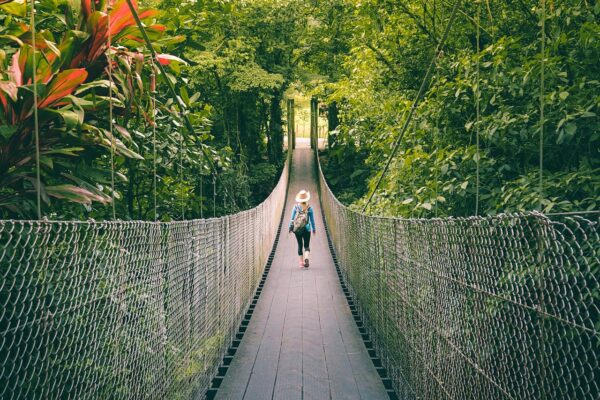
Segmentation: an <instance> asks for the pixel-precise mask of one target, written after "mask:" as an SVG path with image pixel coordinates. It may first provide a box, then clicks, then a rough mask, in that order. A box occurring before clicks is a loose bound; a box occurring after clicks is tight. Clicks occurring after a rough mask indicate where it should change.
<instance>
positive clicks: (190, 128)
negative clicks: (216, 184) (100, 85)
mask: <svg viewBox="0 0 600 400" xmlns="http://www.w3.org/2000/svg"><path fill="white" fill-rule="evenodd" d="M126 1H127V5H128V6H129V10H130V11H131V14H132V15H133V18H134V19H135V22H136V24H137V26H138V28H139V30H140V32H141V33H142V37H143V38H144V41H145V42H146V46H147V47H148V50H150V54H151V55H152V57H153V58H154V59H155V60H156V61H157V63H156V65H157V66H158V69H159V71H160V74H161V76H162V77H163V80H164V81H165V83H166V84H167V88H168V89H169V92H170V93H171V97H172V98H173V100H174V101H175V102H176V103H177V104H178V105H179V107H180V108H181V112H180V115H181V117H182V118H183V122H184V124H185V127H186V129H187V130H188V131H189V133H191V134H195V130H194V126H193V125H192V122H191V121H190V119H189V117H188V116H187V114H186V112H185V111H186V109H187V106H186V105H185V103H184V102H183V100H182V99H181V97H180V96H178V95H177V92H175V86H174V85H173V82H171V81H170V80H169V78H168V77H167V72H166V71H165V69H164V67H163V66H162V64H161V63H160V61H159V60H158V54H157V53H156V50H155V49H154V46H153V45H152V41H151V40H150V38H149V37H148V33H147V32H146V29H145V28H144V24H143V23H142V20H141V19H140V16H139V15H138V13H137V10H136V8H135V6H134V4H133V2H132V0H126ZM200 150H201V151H202V155H203V156H204V158H206V161H207V162H208V165H209V166H210V168H211V169H212V170H213V172H214V173H215V175H216V172H217V169H216V167H215V164H214V162H213V161H212V160H211V159H210V156H209V154H208V152H207V151H206V149H205V148H204V147H203V146H202V144H201V145H200ZM216 179H217V180H219V181H220V179H219V177H218V176H216ZM222 186H223V190H224V191H225V195H226V196H229V197H230V198H231V202H232V204H233V207H234V209H238V207H237V204H236V202H235V198H234V197H233V195H232V194H231V193H230V192H229V190H227V187H226V186H225V185H222Z"/></svg>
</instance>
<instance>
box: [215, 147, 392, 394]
mask: <svg viewBox="0 0 600 400" xmlns="http://www.w3.org/2000/svg"><path fill="white" fill-rule="evenodd" d="M302 147H306V144H305V143H301V142H300V143H298V146H297V150H296V151H295V153H294V162H293V168H292V175H291V177H290V190H289V193H288V203H287V208H288V210H286V216H285V218H284V220H283V224H284V226H283V228H282V231H281V232H282V233H281V235H282V237H281V239H280V241H279V245H278V248H277V249H276V253H275V258H274V260H273V265H272V267H271V271H270V272H269V276H268V278H267V281H266V284H265V288H264V289H263V291H262V294H261V296H260V298H259V300H258V304H257V306H256V310H255V311H254V314H253V316H252V319H251V320H250V324H249V326H248V329H247V331H246V333H245V335H244V338H243V339H242V342H241V344H240V347H239V348H238V351H237V353H236V355H235V357H234V359H233V361H232V363H231V366H230V368H229V370H228V372H227V374H226V375H225V379H224V380H223V383H222V384H221V387H220V388H219V390H218V392H217V397H216V398H217V399H220V400H224V399H227V400H234V399H247V400H264V399H317V400H324V399H369V400H371V399H372V400H376V399H386V398H388V397H387V395H386V391H385V389H384V386H383V383H382V381H381V379H380V378H379V375H378V374H377V372H376V370H375V368H374V367H373V364H372V363H371V360H370V358H369V355H368V353H367V350H366V348H365V346H364V344H363V342H362V340H361V337H360V334H359V332H358V329H357V327H356V325H355V323H354V320H353V319H352V314H351V313H350V309H349V307H348V304H347V303H346V299H345V297H344V295H343V293H342V289H341V287H340V284H339V281H338V278H337V275H336V273H335V267H334V264H333V259H332V258H331V254H330V253H329V248H328V246H327V239H326V237H325V232H324V229H323V221H322V218H321V208H320V205H319V199H318V192H317V186H316V176H315V172H314V165H313V163H314V161H313V158H312V153H311V152H310V150H309V149H307V148H302ZM300 189H308V190H310V192H311V195H312V200H311V205H312V207H313V208H314V211H315V222H316V226H317V235H316V236H313V237H312V238H311V264H310V265H311V266H310V268H308V269H303V268H300V267H299V266H298V258H297V255H296V254H297V253H296V240H295V238H294V236H293V235H292V234H289V235H288V233H287V232H288V230H287V224H288V223H289V218H290V217H289V215H288V214H291V209H292V206H293V204H294V196H295V194H296V193H297V192H298V191H299V190H300Z"/></svg>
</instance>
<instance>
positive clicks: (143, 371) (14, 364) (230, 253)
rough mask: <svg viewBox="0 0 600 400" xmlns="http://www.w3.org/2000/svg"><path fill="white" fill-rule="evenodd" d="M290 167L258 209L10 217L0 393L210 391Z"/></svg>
mask: <svg viewBox="0 0 600 400" xmlns="http://www.w3.org/2000/svg"><path fill="white" fill-rule="evenodd" d="M287 182H288V167H287V166H286V167H285V168H284V171H283V173H282V176H281V178H280V181H279V183H278V184H277V186H276V188H275V189H274V191H273V192H272V194H271V195H270V196H269V198H267V200H265V201H264V202H263V203H262V204H260V205H259V206H258V207H256V208H254V209H251V210H248V211H244V212H240V213H238V214H234V215H230V216H226V217H223V218H218V219H208V220H193V221H182V222H170V223H160V222H157V223H154V222H121V221H118V222H94V221H89V222H48V221H0V398H2V399H28V400H29V399H109V398H110V399H189V398H192V397H194V398H197V397H199V396H202V395H203V393H204V392H205V391H206V390H207V389H208V387H209V386H210V382H211V380H212V378H213V377H214V376H215V375H216V372H217V367H218V364H219V362H220V360H221V359H222V357H223V355H224V353H225V351H226V350H227V347H228V345H229V343H230V342H231V340H232V339H233V336H234V335H235V333H236V330H237V327H238V325H239V323H240V322H241V320H242V318H243V315H244V312H245V310H246V308H247V306H248V305H249V303H250V301H251V298H252V296H253V293H254V291H255V289H256V287H257V285H258V282H259V280H260V276H261V274H262V272H263V269H264V266H265V263H266V261H267V257H268V255H269V253H270V251H271V248H272V246H273V242H274V240H275V237H276V234H277V229H278V227H279V223H280V219H281V215H282V211H283V207H284V202H285V196H286V191H287Z"/></svg>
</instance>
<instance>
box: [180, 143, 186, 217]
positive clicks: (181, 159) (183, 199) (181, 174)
mask: <svg viewBox="0 0 600 400" xmlns="http://www.w3.org/2000/svg"><path fill="white" fill-rule="evenodd" d="M179 184H180V185H181V190H180V191H181V220H185V193H184V191H183V134H182V133H181V132H179Z"/></svg>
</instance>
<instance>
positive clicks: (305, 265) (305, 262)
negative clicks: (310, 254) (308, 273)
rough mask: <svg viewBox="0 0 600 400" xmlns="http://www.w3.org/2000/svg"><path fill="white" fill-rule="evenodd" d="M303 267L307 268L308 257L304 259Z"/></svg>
mask: <svg viewBox="0 0 600 400" xmlns="http://www.w3.org/2000/svg"><path fill="white" fill-rule="evenodd" d="M304 268H308V258H305V259H304Z"/></svg>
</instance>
